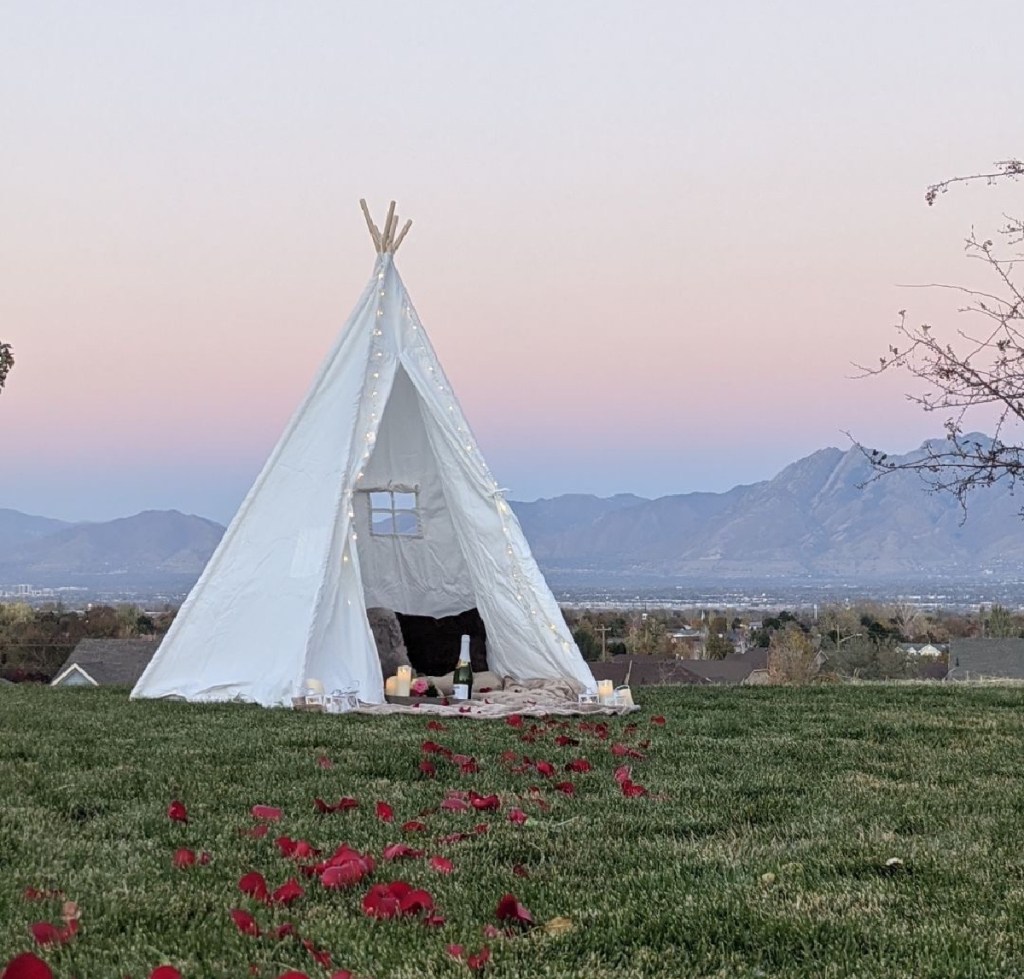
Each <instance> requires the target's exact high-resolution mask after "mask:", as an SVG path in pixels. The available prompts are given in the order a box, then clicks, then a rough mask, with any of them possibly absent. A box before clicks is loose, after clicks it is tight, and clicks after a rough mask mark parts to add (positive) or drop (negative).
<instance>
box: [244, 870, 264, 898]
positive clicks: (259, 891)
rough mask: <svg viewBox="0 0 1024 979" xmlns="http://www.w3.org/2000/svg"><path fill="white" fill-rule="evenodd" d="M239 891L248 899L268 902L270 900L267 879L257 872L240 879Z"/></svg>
mask: <svg viewBox="0 0 1024 979" xmlns="http://www.w3.org/2000/svg"><path fill="white" fill-rule="evenodd" d="M238 889H239V890H240V891H241V892H242V893H243V894H245V895H247V896H248V897H254V898H256V900H257V901H267V900H269V899H270V894H269V892H268V891H267V881H266V878H264V876H263V874H261V873H258V872H257V871H255V870H254V871H253V872H252V873H249V874H246V875H245V876H244V877H241V878H240V879H239V881H238Z"/></svg>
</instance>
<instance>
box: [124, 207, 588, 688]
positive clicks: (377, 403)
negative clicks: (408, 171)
mask: <svg viewBox="0 0 1024 979" xmlns="http://www.w3.org/2000/svg"><path fill="white" fill-rule="evenodd" d="M363 210H364V213H365V214H366V220H367V224H368V225H369V227H370V232H371V235H372V236H373V239H374V244H375V247H376V249H377V253H378V254H377V261H376V264H375V266H374V270H373V275H372V277H371V279H370V282H369V285H368V286H367V287H366V289H365V291H364V292H363V295H362V297H361V298H360V300H359V302H358V303H357V305H356V307H355V310H354V311H353V312H352V315H351V316H350V317H349V320H348V323H347V324H346V326H345V328H344V330H343V331H342V334H341V336H340V338H339V339H338V341H337V343H336V344H335V346H334V349H333V350H331V352H330V354H329V355H328V357H327V359H326V361H325V362H324V364H323V366H322V367H321V369H320V372H319V374H318V375H317V377H316V379H315V381H314V382H313V386H312V388H311V389H310V391H309V394H308V395H307V396H306V399H305V401H304V402H303V403H302V405H301V406H300V407H299V409H298V411H297V412H296V413H295V415H294V417H293V418H292V419H291V421H290V422H289V424H288V427H287V429H286V430H285V432H284V435H283V436H282V437H281V440H280V441H279V442H278V444H277V446H276V447H275V449H274V451H273V452H272V453H271V455H270V458H269V460H268V461H267V463H266V465H265V466H264V467H263V471H262V472H261V473H260V475H259V477H258V478H257V479H256V482H255V484H254V485H253V487H252V489H251V490H250V491H249V493H248V495H247V496H246V498H245V500H244V501H243V503H242V505H241V507H240V508H239V511H238V513H237V514H236V516H235V518H234V520H232V522H231V525H230V526H229V527H228V529H227V532H226V533H225V535H224V538H223V540H222V541H221V543H220V545H219V547H218V548H217V550H216V551H215V552H214V554H213V556H212V557H211V558H210V562H209V564H208V565H207V567H206V569H205V571H204V572H203V574H202V576H201V577H200V579H199V581H198V582H197V583H196V585H195V587H194V588H193V589H192V592H191V594H190V595H189V596H188V598H187V600H186V601H185V603H184V604H183V605H182V607H181V611H180V612H179V613H178V616H177V618H176V619H175V621H174V624H173V626H172V627H171V630H170V631H169V632H168V633H167V636H166V637H165V638H164V640H163V642H162V643H161V645H160V648H159V649H158V650H157V653H156V655H155V656H154V657H153V659H152V661H151V662H150V664H149V666H148V667H147V669H146V671H145V672H144V673H143V675H142V677H141V678H140V679H139V682H138V683H137V684H136V686H135V688H134V690H133V691H132V697H181V698H184V699H186V700H196V701H217V700H234V699H240V700H246V701H252V702H255V703H260V704H264V705H267V706H273V705H279V704H289V703H290V702H291V697H293V696H296V695H298V694H300V693H302V691H303V688H304V684H305V679H306V678H307V677H317V678H319V679H322V681H323V683H324V684H325V687H326V689H327V690H331V689H335V688H342V689H345V688H351V687H354V686H357V687H358V690H359V696H360V699H361V700H363V701H365V702H368V703H380V702H382V701H383V700H384V685H383V678H382V676H381V668H380V662H379V659H378V656H377V651H376V646H375V644H374V639H373V634H372V632H371V630H370V626H369V623H368V620H367V616H366V609H367V608H372V607H375V606H379V607H383V608H390V609H394V610H395V611H398V612H403V613H408V614H413V615H429V616H435V617H440V616H445V615H452V614H455V613H457V612H461V611H463V610H465V609H467V608H473V607H475V608H477V609H478V610H479V612H480V616H481V618H482V619H483V621H484V624H485V626H486V629H487V657H488V663H489V666H490V668H491V669H492V670H494V671H495V672H497V673H500V674H503V675H506V676H512V677H516V678H518V679H529V678H559V677H571V678H574V679H575V680H577V681H579V682H580V683H582V684H583V685H584V686H585V687H588V688H592V687H594V686H595V683H594V678H593V675H592V674H591V672H590V669H589V667H588V666H587V664H586V663H585V662H584V660H583V657H582V656H581V655H580V653H579V650H578V649H577V647H576V645H575V643H574V642H573V639H572V635H571V634H570V633H569V631H568V629H567V628H566V625H565V622H564V620H563V619H562V615H561V612H560V611H559V609H558V605H557V603H556V602H555V599H554V596H552V594H551V592H550V590H549V589H548V587H547V584H546V583H545V581H544V579H543V577H542V575H541V573H540V570H539V569H538V567H537V564H536V562H535V561H534V560H533V557H532V555H531V554H530V549H529V546H528V545H527V543H526V540H525V538H524V537H523V533H522V531H521V529H520V527H519V522H518V521H517V520H516V518H515V515H514V514H513V513H512V511H511V509H510V507H509V506H508V504H507V503H506V501H505V499H504V497H503V495H502V492H501V490H500V489H499V487H498V484H497V482H496V481H495V480H494V478H493V477H492V476H491V474H490V472H489V471H488V469H487V466H486V464H485V463H484V460H483V458H482V457H481V455H480V451H479V450H478V449H477V446H476V442H475V440H474V438H473V435H472V433H471V432H470V429H469V425H468V423H467V422H466V419H465V418H464V417H463V414H462V410H461V409H460V407H459V404H458V401H456V399H455V395H454V393H453V392H452V389H451V385H450V384H449V383H448V380H447V379H446V378H445V376H444V372H443V371H442V370H441V365H440V364H439V363H438V360H437V356H436V355H435V353H434V350H433V348H432V347H431V345H430V342H429V340H428V339H427V336H426V333H425V332H424V330H423V327H422V325H421V324H420V321H419V319H418V317H417V315H416V311H415V310H414V309H413V306H412V302H411V301H410V299H409V295H408V293H407V292H406V290H405V286H404V284H403V283H402V279H401V277H400V276H399V274H398V271H397V269H396V268H395V264H394V251H395V249H397V247H398V245H399V244H400V243H401V241H402V239H403V238H404V236H405V234H406V232H407V231H408V229H409V224H411V222H407V223H406V226H405V228H403V230H402V232H401V234H399V235H398V236H397V237H396V235H395V229H396V227H397V220H396V218H395V215H394V203H393V202H392V205H391V209H390V210H389V212H388V220H387V221H386V223H385V225H384V230H383V232H382V231H379V230H378V229H377V228H376V226H375V225H374V224H373V222H372V221H371V220H370V216H369V213H368V212H367V211H366V206H365V204H363Z"/></svg>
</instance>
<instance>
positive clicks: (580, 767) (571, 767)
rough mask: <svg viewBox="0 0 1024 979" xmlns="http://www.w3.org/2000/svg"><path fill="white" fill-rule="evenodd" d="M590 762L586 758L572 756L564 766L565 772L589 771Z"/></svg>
mask: <svg viewBox="0 0 1024 979" xmlns="http://www.w3.org/2000/svg"><path fill="white" fill-rule="evenodd" d="M591 767H592V766H591V764H590V762H589V761H587V759H586V758H574V759H573V760H572V761H571V762H569V764H568V765H566V766H565V770H566V771H567V772H589V771H590V769H591Z"/></svg>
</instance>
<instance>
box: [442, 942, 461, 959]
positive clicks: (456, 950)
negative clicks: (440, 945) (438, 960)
mask: <svg viewBox="0 0 1024 979" xmlns="http://www.w3.org/2000/svg"><path fill="white" fill-rule="evenodd" d="M444 950H445V951H446V952H447V953H448V954H449V955H450V956H451V957H452V958H453V959H461V958H462V955H463V953H464V952H465V949H464V948H463V947H462V946H461V945H446V946H445V949H444Z"/></svg>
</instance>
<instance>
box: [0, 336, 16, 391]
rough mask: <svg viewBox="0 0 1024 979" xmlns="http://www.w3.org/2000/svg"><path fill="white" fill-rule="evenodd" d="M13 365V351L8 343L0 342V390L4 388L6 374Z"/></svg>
mask: <svg viewBox="0 0 1024 979" xmlns="http://www.w3.org/2000/svg"><path fill="white" fill-rule="evenodd" d="M13 366H14V353H13V351H12V350H11V345H10V344H9V343H0V391H3V389H4V383H5V382H6V380H7V375H8V374H9V373H10V371H11V368H12V367H13Z"/></svg>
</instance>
